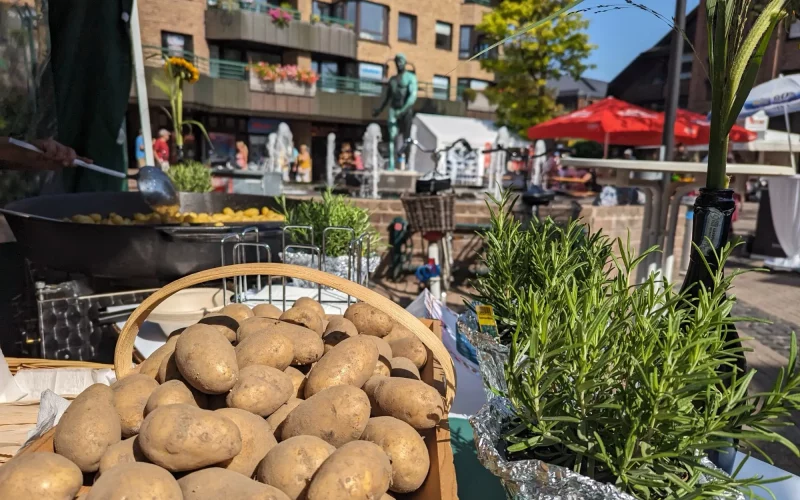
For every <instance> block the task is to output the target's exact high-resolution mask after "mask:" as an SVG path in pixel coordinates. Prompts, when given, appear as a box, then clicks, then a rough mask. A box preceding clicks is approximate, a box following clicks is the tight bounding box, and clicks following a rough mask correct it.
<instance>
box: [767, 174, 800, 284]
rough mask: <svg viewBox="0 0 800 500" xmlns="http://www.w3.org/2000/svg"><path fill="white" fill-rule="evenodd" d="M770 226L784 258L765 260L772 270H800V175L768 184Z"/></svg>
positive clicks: (774, 180) (773, 180)
mask: <svg viewBox="0 0 800 500" xmlns="http://www.w3.org/2000/svg"><path fill="white" fill-rule="evenodd" d="M769 202H770V210H771V212H772V225H773V226H774V228H775V235H776V236H777V237H778V242H779V243H780V244H781V248H783V251H784V253H786V258H785V259H784V258H772V259H767V260H766V261H765V262H764V263H765V264H766V265H767V267H771V268H773V269H785V270H792V269H800V175H794V176H791V177H783V178H781V179H772V180H771V181H770V183H769Z"/></svg>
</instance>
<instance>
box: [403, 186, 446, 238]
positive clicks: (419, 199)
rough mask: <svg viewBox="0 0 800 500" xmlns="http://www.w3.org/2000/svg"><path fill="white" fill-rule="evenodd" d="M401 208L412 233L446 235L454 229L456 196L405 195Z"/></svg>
mask: <svg viewBox="0 0 800 500" xmlns="http://www.w3.org/2000/svg"><path fill="white" fill-rule="evenodd" d="M402 201H403V208H404V209H405V211H406V215H407V216H408V224H409V225H410V226H411V229H412V230H413V231H419V232H422V233H427V232H439V233H448V232H452V231H454V230H455V228H456V221H455V206H456V195H454V194H438V195H407V196H403V198H402Z"/></svg>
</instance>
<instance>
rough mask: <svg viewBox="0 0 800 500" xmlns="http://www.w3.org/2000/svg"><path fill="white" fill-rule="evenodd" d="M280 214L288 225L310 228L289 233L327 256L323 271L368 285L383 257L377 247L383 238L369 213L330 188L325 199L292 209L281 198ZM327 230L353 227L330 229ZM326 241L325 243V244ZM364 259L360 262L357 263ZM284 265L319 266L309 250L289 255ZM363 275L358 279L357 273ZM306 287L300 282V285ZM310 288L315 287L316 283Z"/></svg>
mask: <svg viewBox="0 0 800 500" xmlns="http://www.w3.org/2000/svg"><path fill="white" fill-rule="evenodd" d="M280 205H281V213H282V214H283V216H284V218H285V220H286V225H287V226H310V227H312V228H313V230H312V231H309V230H307V229H291V230H290V232H289V234H290V236H291V239H292V243H293V244H296V245H313V246H317V247H319V249H320V253H324V255H325V258H324V259H323V266H322V270H323V271H326V272H329V273H332V274H336V275H337V276H341V277H343V278H349V279H351V280H352V281H356V282H359V283H362V284H363V283H365V282H366V280H367V275H368V274H369V273H371V272H372V271H374V270H375V268H376V267H377V266H378V263H379V261H380V258H379V257H378V253H377V250H378V246H379V245H380V236H379V235H378V231H377V230H376V229H375V226H373V225H372V223H371V222H370V220H369V211H368V210H367V209H366V208H361V207H358V206H356V205H354V204H353V203H352V201H350V200H349V199H347V198H345V197H344V196H342V195H335V194H333V193H332V192H331V190H330V189H328V190H327V191H325V192H323V193H322V200H321V201H318V200H305V201H302V202H300V203H298V204H297V205H295V206H294V207H292V208H289V207H288V206H287V203H286V199H285V198H281V200H280ZM326 228H351V229H352V231H349V230H342V229H336V230H328V231H326ZM323 241H324V243H323ZM358 259H361V262H358ZM283 261H284V263H287V264H299V265H305V266H311V267H317V265H318V262H317V260H316V256H312V255H311V254H309V253H308V252H306V251H296V252H287V254H286V255H284V256H283ZM358 269H360V270H361V276H357V275H356V274H357V270H358ZM305 285H306V284H303V283H301V284H300V286H305ZM309 286H316V285H314V284H313V283H312V284H310V285H309Z"/></svg>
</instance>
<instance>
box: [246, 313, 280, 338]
mask: <svg viewBox="0 0 800 500" xmlns="http://www.w3.org/2000/svg"><path fill="white" fill-rule="evenodd" d="M281 314H283V313H281ZM280 323H281V321H280V320H279V319H272V318H267V317H263V316H254V317H252V318H247V319H246V320H244V321H242V322H241V323H239V329H238V330H236V339H237V340H238V341H239V342H241V341H243V340H244V339H246V338H247V337H249V336H250V335H252V334H254V333H259V332H270V331H272V330H273V328H274V327H275V325H278V324H280Z"/></svg>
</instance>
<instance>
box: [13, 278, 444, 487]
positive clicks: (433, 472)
mask: <svg viewBox="0 0 800 500" xmlns="http://www.w3.org/2000/svg"><path fill="white" fill-rule="evenodd" d="M253 275H262V276H267V275H269V276H285V277H289V278H300V279H303V280H306V281H313V282H314V283H319V284H321V285H323V286H327V287H330V288H333V289H336V290H339V291H341V292H344V293H346V294H349V295H351V296H353V297H355V298H356V299H358V300H361V301H363V302H366V303H368V304H370V305H372V306H374V307H377V308H378V309H380V310H381V311H383V312H385V313H386V314H388V315H389V316H390V317H391V318H392V319H393V320H394V321H396V322H397V323H399V324H400V325H402V326H404V327H406V328H407V329H409V330H410V331H411V332H412V333H413V334H414V335H416V336H417V337H418V338H419V339H420V340H421V341H422V343H423V344H424V345H425V347H426V348H427V349H428V360H429V361H428V363H426V365H425V366H424V367H423V370H421V374H420V375H421V378H422V380H423V381H425V382H426V383H428V384H430V385H431V386H433V387H434V388H436V389H437V390H438V391H439V392H440V394H442V397H443V398H444V403H445V405H444V409H445V411H444V415H445V418H443V419H442V421H441V422H439V425H437V426H436V427H435V428H434V429H428V430H427V431H425V432H423V433H422V435H423V438H424V439H425V443H426V445H427V447H428V453H429V454H430V457H431V468H430V472H429V473H428V478H427V479H426V480H425V483H424V484H423V485H422V487H421V488H420V489H419V490H417V491H416V492H414V493H413V494H411V495H407V496H405V497H404V498H410V499H415V500H441V499H446V500H451V499H456V498H457V488H456V476H455V468H454V465H453V454H452V450H451V449H450V431H449V424H448V422H447V417H446V416H447V412H448V411H449V409H450V405H451V404H452V402H453V398H454V397H455V387H456V385H455V384H456V378H455V367H454V365H453V360H452V359H451V358H450V354H449V353H448V351H447V349H446V348H445V347H444V344H442V341H441V328H440V324H439V323H438V322H432V321H428V320H419V319H417V318H415V317H414V316H412V315H411V314H410V313H408V312H407V311H406V310H405V309H403V308H401V307H400V306H398V305H397V304H395V303H394V302H392V301H391V300H389V299H388V298H386V297H383V296H382V295H379V294H378V293H376V292H374V291H372V290H369V289H367V288H365V287H363V286H361V285H358V284H356V283H354V282H352V281H348V280H346V279H344V278H339V277H338V276H334V275H332V274H327V273H323V272H322V271H318V270H316V269H311V268H307V267H301V266H292V265H288V264H266V263H265V264H240V265H233V266H225V267H219V268H216V269H209V270H207V271H202V272H199V273H196V274H192V275H189V276H186V277H185V278H182V279H179V280H177V281H174V282H172V283H170V284H169V285H167V286H165V287H163V288H161V289H160V290H158V291H157V292H155V293H153V294H152V295H151V296H150V297H148V298H147V299H146V300H144V301H143V302H142V304H141V305H140V306H139V307H138V308H136V310H135V311H133V313H132V314H131V316H130V317H129V318H128V321H127V322H126V323H125V326H124V327H123V329H122V331H121V332H120V335H119V340H118V342H117V347H116V350H115V352H114V369H115V371H116V373H117V378H118V379H119V378H122V377H124V376H125V375H128V374H129V373H131V372H132V371H133V370H134V365H133V362H132V356H133V342H134V340H135V339H136V335H137V333H138V332H139V328H140V327H141V325H142V323H144V321H145V320H146V318H147V316H148V315H149V314H150V313H151V312H152V311H153V309H155V308H156V307H157V306H158V305H159V304H160V303H161V302H163V301H164V300H166V299H167V298H168V297H170V296H171V295H173V294H175V293H177V292H178V291H180V290H183V289H185V288H188V287H190V286H195V285H199V284H201V283H206V282H209V281H215V280H219V279H222V278H233V277H236V276H253ZM54 433H55V429H51V430H50V431H48V432H47V433H45V434H44V435H43V436H41V437H40V438H39V439H38V440H36V441H34V442H33V443H31V444H30V445H29V446H28V447H26V448H25V449H23V450H21V451H20V452H19V455H23V454H27V453H36V452H47V451H49V452H52V451H53V435H54ZM84 484H85V486H84V487H83V488H82V489H81V493H82V492H85V491H88V490H89V488H90V484H91V483H89V482H87V483H84Z"/></svg>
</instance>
